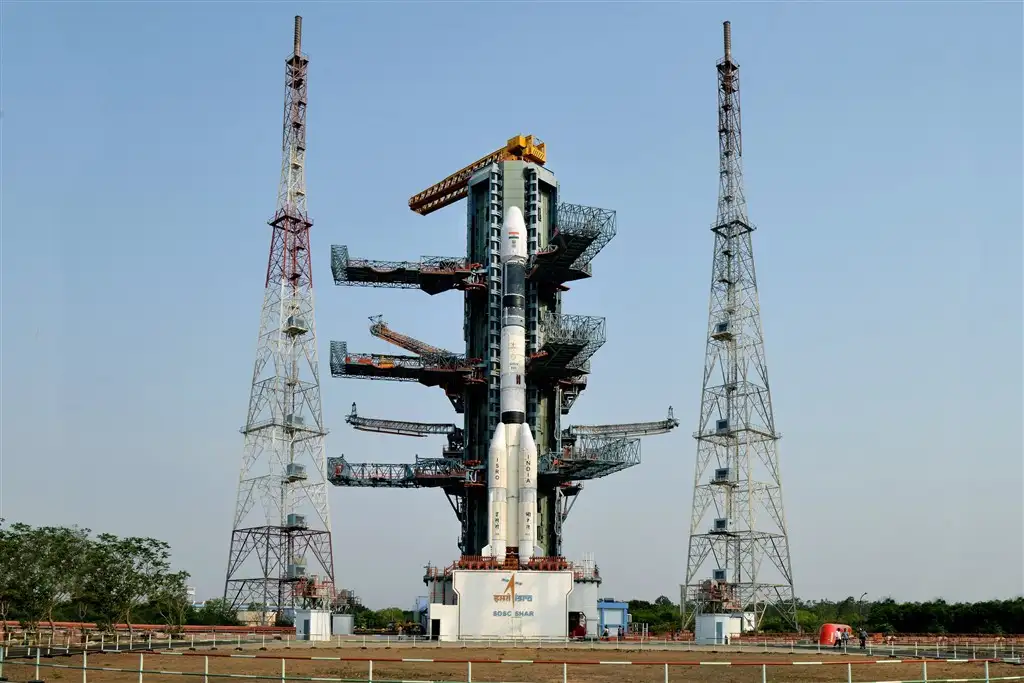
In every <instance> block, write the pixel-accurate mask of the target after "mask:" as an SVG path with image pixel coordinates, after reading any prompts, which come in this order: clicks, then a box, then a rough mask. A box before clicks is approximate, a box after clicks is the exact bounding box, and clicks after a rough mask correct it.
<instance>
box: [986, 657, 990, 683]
mask: <svg viewBox="0 0 1024 683" xmlns="http://www.w3.org/2000/svg"><path fill="white" fill-rule="evenodd" d="M985 683H989V681H988V660H987V659H986V660H985Z"/></svg>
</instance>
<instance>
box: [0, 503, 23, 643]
mask: <svg viewBox="0 0 1024 683" xmlns="http://www.w3.org/2000/svg"><path fill="white" fill-rule="evenodd" d="M3 523H4V520H3V519H2V518H0V622H3V623H2V624H0V634H4V633H5V632H6V622H7V618H8V617H9V616H10V615H11V609H12V608H13V607H14V604H15V601H16V600H17V579H16V572H17V566H18V556H19V554H20V550H19V548H18V538H17V537H16V536H15V535H14V534H12V533H11V532H10V531H9V530H5V529H4V528H3Z"/></svg>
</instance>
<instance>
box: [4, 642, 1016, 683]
mask: <svg viewBox="0 0 1024 683" xmlns="http://www.w3.org/2000/svg"><path fill="white" fill-rule="evenodd" d="M232 654H234V655H237V654H245V655H250V656H251V657H254V658H238V657H229V656H228V655H232ZM311 656H315V657H345V658H364V659H365V660H369V659H371V658H372V659H373V660H374V662H373V680H374V681H379V682H380V683H385V681H461V682H465V681H466V680H467V674H468V673H469V667H468V666H467V665H466V664H464V663H427V662H415V663H413V662H390V661H384V660H388V659H401V658H424V659H428V658H434V659H445V660H449V661H450V660H467V659H469V660H474V663H473V664H472V680H473V681H479V683H490V682H495V681H503V682H515V683H558V682H559V681H562V680H563V679H562V668H563V667H562V664H561V663H556V664H497V663H486V661H485V660H489V661H493V660H497V659H515V660H524V659H530V660H544V661H548V662H552V661H555V662H561V661H567V662H570V663H569V664H568V666H567V669H566V671H567V674H568V675H567V679H566V680H568V681H572V682H574V683H663V682H664V681H665V669H664V665H663V663H664V662H669V663H670V666H669V678H668V680H669V681H670V682H676V683H683V681H694V682H700V683H760V681H761V667H760V666H759V664H760V663H768V664H769V666H768V668H767V679H768V680H769V681H772V682H781V681H794V682H798V683H810V682H812V681H814V682H820V683H843V682H844V681H846V674H847V667H846V665H845V662H847V661H854V662H856V661H860V660H863V659H867V658H864V657H855V656H847V657H842V656H840V655H834V654H831V653H828V654H825V653H822V654H820V655H819V654H815V653H796V654H788V653H784V654H776V653H770V654H764V653H763V652H762V653H756V652H745V653H737V652H716V651H702V652H701V651H686V650H679V649H676V650H673V651H665V650H660V651H659V650H649V649H646V648H645V649H644V650H642V651H641V650H638V649H627V648H624V647H619V648H618V649H614V648H598V649H590V648H587V647H583V648H562V647H555V646H545V647H543V648H539V649H538V648H535V647H529V648H527V647H518V648H501V647H490V648H487V647H476V648H468V647H467V648H463V647H458V646H456V647H431V646H419V647H415V648H412V647H397V646H392V647H371V648H362V647H358V646H349V647H344V648H341V649H336V648H333V647H332V648H325V647H318V648H315V649H309V648H290V649H285V648H283V647H275V648H272V649H271V650H268V651H259V650H255V649H249V650H246V651H244V652H242V653H238V652H234V651H233V650H226V649H221V650H217V651H208V650H197V651H196V652H190V653H187V654H168V653H145V654H144V655H143V666H144V671H145V673H144V674H143V679H142V680H143V681H144V683H181V681H182V676H181V673H186V674H192V675H189V676H187V678H185V680H186V681H188V680H192V681H196V683H198V681H199V680H202V673H203V666H204V657H206V658H208V659H206V661H208V662H209V673H210V679H211V680H210V682H209V683H227V682H228V681H230V680H232V679H230V678H227V677H217V676H216V675H217V674H219V675H220V676H224V674H235V675H238V674H241V675H247V676H260V677H266V679H265V680H275V681H280V680H281V665H282V658H284V666H285V673H286V676H287V677H288V679H289V680H294V679H293V678H292V677H296V678H306V679H309V678H310V677H316V678H319V679H320V680H324V679H335V680H337V679H347V680H348V681H366V680H367V678H368V677H369V671H370V664H369V661H324V660H311V659H309V657H311ZM575 661H584V662H595V661H605V662H615V661H632V662H650V663H651V665H648V666H636V665H633V666H626V665H619V666H615V665H608V664H605V665H595V664H589V665H588V664H572V662H575ZM701 661H703V662H711V661H731V662H734V663H740V662H747V663H756V665H753V666H735V665H734V666H722V665H712V666H684V665H673V664H672V663H673V662H690V663H695V662H701ZM791 661H822V662H837V663H835V664H831V665H824V666H807V665H804V666H792V665H786V666H783V665H782V663H784V662H791ZM42 663H43V664H50V665H64V666H69V667H70V668H69V669H65V668H50V667H43V668H41V670H40V676H39V678H41V679H42V680H43V681H46V682H48V683H49V682H50V681H53V682H56V683H78V682H79V681H82V680H83V678H82V672H81V666H82V658H81V657H80V656H72V657H64V656H57V657H53V658H50V659H46V658H44V659H43V660H42ZM772 663H776V664H775V665H774V666H772V665H771V664H772ZM88 665H89V667H90V668H92V667H106V668H115V669H127V670H128V671H121V672H117V671H100V670H95V671H94V670H90V671H88V672H87V674H88V682H90V683H136V682H138V681H139V680H140V679H139V674H138V668H139V653H122V654H116V653H104V654H94V655H89V657H88ZM76 669H77V670H76ZM852 670H853V680H854V681H861V682H864V681H883V680H884V681H920V680H922V665H921V663H920V662H916V663H907V664H859V665H857V664H855V665H854V666H853V669H852ZM161 671H163V672H174V673H164V674H161V673H159V672H161ZM149 672H154V673H149ZM3 673H4V675H6V676H7V677H8V678H9V679H10V680H11V681H14V682H26V681H30V680H32V679H33V678H35V667H34V664H32V663H29V662H25V661H24V660H20V661H18V662H15V661H8V662H6V663H5V666H4V672H3ZM196 674H198V675H196ZM990 675H991V676H992V677H997V676H1024V667H1021V666H1013V665H1009V664H991V665H990ZM949 678H956V679H960V680H964V679H983V678H984V665H982V664H977V663H971V664H960V663H957V664H946V663H935V662H930V663H929V664H928V680H929V681H933V680H939V679H949ZM249 680H254V679H251V678H250V679H249ZM255 680H259V679H255Z"/></svg>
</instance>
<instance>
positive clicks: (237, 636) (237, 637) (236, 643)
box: [235, 633, 242, 650]
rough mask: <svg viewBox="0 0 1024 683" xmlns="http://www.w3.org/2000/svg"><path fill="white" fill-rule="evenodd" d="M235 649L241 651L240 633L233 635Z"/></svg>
mask: <svg viewBox="0 0 1024 683" xmlns="http://www.w3.org/2000/svg"><path fill="white" fill-rule="evenodd" d="M235 649H236V650H241V649H242V634H241V633H237V634H235Z"/></svg>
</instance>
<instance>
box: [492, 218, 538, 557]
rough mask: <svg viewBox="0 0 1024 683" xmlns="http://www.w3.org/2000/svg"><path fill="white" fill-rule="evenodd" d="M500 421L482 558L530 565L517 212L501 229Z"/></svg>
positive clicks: (532, 530) (529, 435) (531, 514)
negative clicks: (509, 556) (509, 555)
mask: <svg viewBox="0 0 1024 683" xmlns="http://www.w3.org/2000/svg"><path fill="white" fill-rule="evenodd" d="M501 265H502V269H503V271H504V273H503V277H502V283H503V287H502V298H501V421H500V423H499V424H498V426H497V428H496V429H495V430H494V435H493V436H492V437H491V444H490V446H489V447H488V449H487V512H488V517H489V520H490V522H489V525H488V532H487V545H486V546H485V547H484V549H483V554H484V556H486V557H495V558H497V559H499V560H503V559H504V558H505V555H506V552H507V551H508V550H510V549H512V550H515V549H518V554H519V559H521V560H529V559H531V558H532V557H534V555H536V554H537V553H538V551H539V549H538V548H537V547H536V541H537V444H536V442H534V440H533V431H532V430H531V429H530V425H529V423H527V421H526V224H525V222H524V221H523V212H522V211H521V210H520V209H519V207H516V206H511V207H509V208H508V209H506V210H505V222H504V224H503V225H502V227H501Z"/></svg>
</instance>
